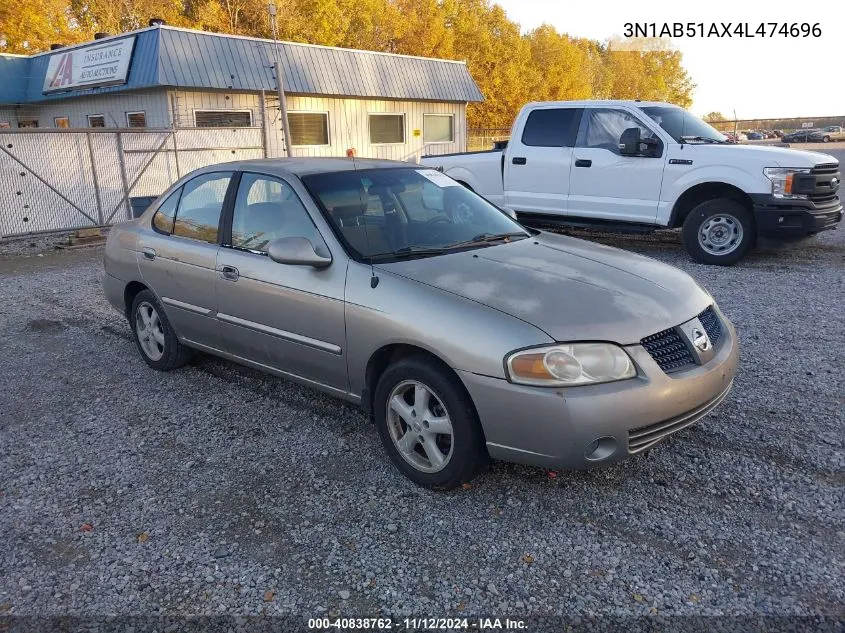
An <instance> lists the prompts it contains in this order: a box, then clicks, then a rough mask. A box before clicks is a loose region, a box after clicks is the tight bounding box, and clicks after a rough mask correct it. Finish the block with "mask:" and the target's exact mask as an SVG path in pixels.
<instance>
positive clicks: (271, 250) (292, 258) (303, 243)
mask: <svg viewBox="0 0 845 633" xmlns="http://www.w3.org/2000/svg"><path fill="white" fill-rule="evenodd" d="M319 248H320V250H324V247H322V245H320V247H319ZM267 254H268V255H269V256H270V259H272V260H273V261H274V262H277V263H279V264H292V265H294V266H312V267H314V268H325V267H326V266H328V265H329V264H331V263H332V257H331V255H330V254H329V255H324V254H321V253H318V252H317V249H315V248H314V245H313V244H312V243H311V240H309V239H308V238H307V237H280V238H279V239H277V240H273V241H272V242H270V245H269V246H268V247H267Z"/></svg>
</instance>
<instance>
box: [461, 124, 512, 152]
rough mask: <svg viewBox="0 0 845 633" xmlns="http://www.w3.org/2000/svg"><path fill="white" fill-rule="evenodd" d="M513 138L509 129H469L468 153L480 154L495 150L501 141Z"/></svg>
mask: <svg viewBox="0 0 845 633" xmlns="http://www.w3.org/2000/svg"><path fill="white" fill-rule="evenodd" d="M510 137H511V129H510V128H509V127H491V128H469V130H467V151H468V152H479V151H482V150H487V149H493V147H494V145H495V144H496V143H498V142H500V141H507V140H508V139H509V138H510Z"/></svg>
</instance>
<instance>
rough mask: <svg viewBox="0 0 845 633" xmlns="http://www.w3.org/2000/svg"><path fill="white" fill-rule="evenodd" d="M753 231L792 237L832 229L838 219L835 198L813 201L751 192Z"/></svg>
mask: <svg viewBox="0 0 845 633" xmlns="http://www.w3.org/2000/svg"><path fill="white" fill-rule="evenodd" d="M751 201H752V202H753V203H754V220H755V222H756V224H757V234H758V235H760V236H762V237H774V238H795V237H804V236H806V235H812V234H813V233H818V232H819V231H825V230H827V229H835V228H836V227H837V226H838V224H839V223H840V222H841V221H842V202H841V201H840V200H839V198H834V200H833V201H829V202H826V203H825V204H824V205H817V204H816V203H814V202H813V201H811V200H783V199H780V198H775V197H774V196H772V195H770V194H752V195H751Z"/></svg>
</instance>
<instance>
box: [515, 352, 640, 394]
mask: <svg viewBox="0 0 845 633" xmlns="http://www.w3.org/2000/svg"><path fill="white" fill-rule="evenodd" d="M505 365H506V367H507V369H508V379H509V380H510V381H511V382H515V383H518V384H521V385H534V386H540V387H568V386H572V385H587V384H596V383H600V382H612V381H614V380H624V379H626V378H633V377H634V376H636V375H637V370H636V369H635V368H634V363H633V361H631V358H630V357H629V356H628V354H626V353H625V350H623V349H622V348H621V347H619V346H617V345H612V344H610V343H565V344H560V345H550V346H548V347H535V348H532V349H524V350H521V351H519V352H514V353H512V354H510V355H509V356H508V357H507V358H506V359H505Z"/></svg>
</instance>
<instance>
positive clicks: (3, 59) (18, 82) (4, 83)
mask: <svg viewBox="0 0 845 633" xmlns="http://www.w3.org/2000/svg"><path fill="white" fill-rule="evenodd" d="M29 63H30V60H29V59H28V58H26V57H21V56H19V55H0V103H20V102H22V101H26V79H27V73H28V69H29Z"/></svg>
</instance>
